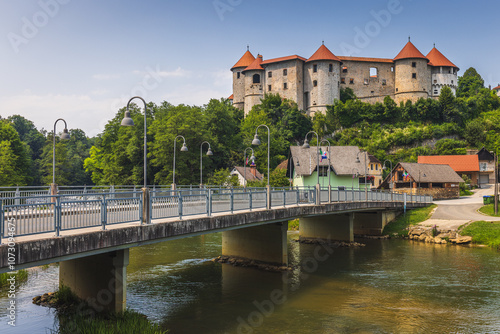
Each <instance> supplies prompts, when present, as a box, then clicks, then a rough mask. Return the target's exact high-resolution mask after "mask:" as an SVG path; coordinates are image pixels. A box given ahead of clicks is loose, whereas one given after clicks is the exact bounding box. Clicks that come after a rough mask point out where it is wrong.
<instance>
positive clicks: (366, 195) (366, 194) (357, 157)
mask: <svg viewBox="0 0 500 334" xmlns="http://www.w3.org/2000/svg"><path fill="white" fill-rule="evenodd" d="M360 153H364V154H365V161H364V164H365V200H368V188H367V186H366V174H367V170H366V168H367V166H366V163H367V161H368V158H367V154H366V153H367V152H366V151H359V152H358V154H357V155H356V162H357V163H360V162H361V160H359V154H360Z"/></svg>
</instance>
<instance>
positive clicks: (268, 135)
mask: <svg viewBox="0 0 500 334" xmlns="http://www.w3.org/2000/svg"><path fill="white" fill-rule="evenodd" d="M261 126H263V127H265V128H266V129H267V186H268V187H270V186H271V185H270V183H269V180H270V178H271V177H270V176H271V175H270V174H269V159H270V156H271V151H270V149H271V130H269V127H268V126H267V125H265V124H261V125H259V126H258V127H257V128H256V129H255V136H254V137H253V140H252V145H254V146H259V145H260V139H259V135H258V134H257V130H259V128H260V127H261Z"/></svg>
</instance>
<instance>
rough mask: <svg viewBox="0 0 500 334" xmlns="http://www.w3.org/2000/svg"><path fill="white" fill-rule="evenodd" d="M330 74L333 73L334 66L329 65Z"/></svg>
mask: <svg viewBox="0 0 500 334" xmlns="http://www.w3.org/2000/svg"><path fill="white" fill-rule="evenodd" d="M328 72H330V73H331V72H333V64H330V65H328Z"/></svg>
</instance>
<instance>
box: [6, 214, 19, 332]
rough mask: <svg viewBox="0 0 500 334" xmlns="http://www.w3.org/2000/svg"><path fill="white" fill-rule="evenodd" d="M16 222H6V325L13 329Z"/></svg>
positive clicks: (14, 323) (14, 312)
mask: <svg viewBox="0 0 500 334" xmlns="http://www.w3.org/2000/svg"><path fill="white" fill-rule="evenodd" d="M15 237H16V220H15V219H9V220H7V246H8V248H7V265H8V267H9V270H10V272H9V273H8V275H9V277H8V278H7V288H8V290H7V297H8V298H9V306H8V307H7V318H8V321H7V323H8V324H9V325H10V326H12V327H15V326H16V312H17V305H16V286H17V279H16V275H17V274H16V266H15V264H16V238H15Z"/></svg>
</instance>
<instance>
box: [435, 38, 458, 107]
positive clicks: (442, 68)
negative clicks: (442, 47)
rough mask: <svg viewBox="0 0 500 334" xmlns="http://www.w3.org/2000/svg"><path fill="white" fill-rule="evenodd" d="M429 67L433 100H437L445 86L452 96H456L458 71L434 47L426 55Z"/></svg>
mask: <svg viewBox="0 0 500 334" xmlns="http://www.w3.org/2000/svg"><path fill="white" fill-rule="evenodd" d="M427 59H429V65H430V66H431V80H432V90H431V95H432V97H433V98H435V99H437V98H439V95H440V94H441V89H442V88H443V87H445V86H448V87H450V89H451V91H452V92H453V94H456V92H457V88H458V71H459V70H460V69H459V68H458V67H457V66H455V64H453V63H452V62H451V61H449V60H448V58H446V57H445V56H444V55H443V54H442V53H441V52H439V50H438V49H436V45H434V48H433V49H432V50H431V51H430V52H429V53H428V54H427Z"/></svg>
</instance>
